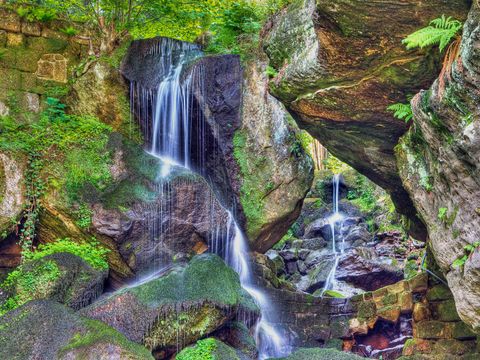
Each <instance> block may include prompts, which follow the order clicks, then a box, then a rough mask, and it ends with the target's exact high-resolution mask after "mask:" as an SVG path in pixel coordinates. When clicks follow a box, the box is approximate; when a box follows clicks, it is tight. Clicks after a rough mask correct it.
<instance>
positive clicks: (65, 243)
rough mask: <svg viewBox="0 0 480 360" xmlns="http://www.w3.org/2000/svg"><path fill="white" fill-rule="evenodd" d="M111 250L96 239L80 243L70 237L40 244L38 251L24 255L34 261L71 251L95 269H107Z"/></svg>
mask: <svg viewBox="0 0 480 360" xmlns="http://www.w3.org/2000/svg"><path fill="white" fill-rule="evenodd" d="M109 252H110V250H108V249H106V248H104V247H103V246H101V245H100V244H99V243H98V242H96V241H94V240H92V241H91V242H86V243H78V242H74V241H72V240H70V239H69V238H65V239H59V240H57V241H56V242H53V243H48V244H40V245H39V246H38V249H37V251H35V252H29V253H25V254H24V256H25V258H26V260H28V261H33V260H38V259H41V258H44V257H45V256H48V255H52V254H58V253H70V254H73V255H76V256H78V257H80V258H82V259H83V260H85V261H86V262H87V263H88V264H89V265H90V266H91V267H93V268H94V269H99V270H107V269H108V262H107V254H108V253H109Z"/></svg>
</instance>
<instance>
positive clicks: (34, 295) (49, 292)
mask: <svg viewBox="0 0 480 360" xmlns="http://www.w3.org/2000/svg"><path fill="white" fill-rule="evenodd" d="M107 274H108V270H105V269H95V268H93V267H91V266H90V265H89V264H88V263H87V262H85V261H84V260H83V259H82V258H80V257H78V256H76V255H73V254H70V253H58V254H53V255H48V256H45V257H42V258H40V259H37V260H32V261H27V262H25V263H24V264H23V265H21V266H20V267H19V268H18V269H16V270H14V271H13V272H11V273H10V274H9V276H8V277H7V279H6V280H5V281H4V282H3V283H2V284H1V285H2V290H3V292H4V294H3V296H2V298H3V301H0V303H1V307H0V309H1V311H2V312H5V311H8V310H10V309H12V308H16V307H18V306H20V305H23V304H24V303H26V302H28V301H30V300H37V299H51V300H55V301H58V302H60V303H62V304H65V305H68V306H69V307H71V308H73V309H76V310H78V309H80V308H82V307H84V306H87V305H88V304H90V303H92V302H93V301H94V300H95V299H96V298H97V297H98V296H99V295H100V294H101V293H102V292H103V287H104V283H105V280H106V278H107Z"/></svg>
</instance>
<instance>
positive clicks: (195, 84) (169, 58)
mask: <svg viewBox="0 0 480 360" xmlns="http://www.w3.org/2000/svg"><path fill="white" fill-rule="evenodd" d="M152 53H153V54H156V55H158V56H161V57H162V62H161V71H163V72H164V73H165V77H164V79H163V81H161V83H160V84H159V85H158V88H157V89H156V91H151V90H145V89H143V88H142V87H141V85H139V84H131V86H130V89H131V91H130V96H131V106H132V109H133V112H134V114H135V115H136V117H137V118H138V119H139V120H140V121H141V123H142V124H141V125H142V130H143V132H144V136H145V139H146V140H147V151H148V152H149V153H150V154H152V155H154V156H156V157H158V158H159V159H161V161H162V167H161V171H160V174H159V175H160V179H159V184H160V185H159V186H160V188H161V189H163V181H164V179H166V177H167V176H168V175H169V174H170V172H171V170H172V166H179V167H183V168H187V169H189V170H192V167H191V159H192V157H193V154H194V153H197V154H198V153H203V150H204V147H203V146H202V141H204V138H205V137H204V134H203V133H200V134H193V133H192V129H193V124H192V121H197V124H196V127H195V128H196V129H197V131H199V132H203V131H205V126H204V124H203V122H204V121H205V119H203V118H200V119H199V118H197V119H193V115H192V114H193V111H192V107H193V101H192V100H193V93H194V91H199V89H200V91H202V90H201V88H202V86H203V76H204V74H203V71H202V69H201V67H200V68H199V69H198V70H196V71H194V72H193V73H192V74H191V75H190V76H189V77H188V78H186V79H185V78H182V76H183V70H184V68H185V66H186V64H188V63H189V62H191V61H192V60H193V59H195V58H198V57H200V56H201V52H200V50H199V49H198V48H197V47H196V46H195V45H192V44H187V43H183V42H177V41H174V40H171V39H161V40H160V41H159V44H157V46H154V47H153V48H152V49H151V52H149V54H152ZM145 109H151V110H150V112H148V111H146V110H145ZM200 113H201V114H203V111H200ZM197 116H200V117H201V116H203V115H197ZM192 136H196V137H197V138H200V139H201V141H196V143H197V146H200V147H202V148H201V149H200V148H197V149H192ZM202 164H203V161H202V159H198V158H197V161H196V168H195V170H196V171H197V172H199V173H200V174H203V170H204V169H202ZM162 191H163V190H162ZM167 210H168V209H167ZM160 211H164V209H160ZM228 214H229V221H228V226H227V230H226V233H222V231H221V230H220V228H218V229H217V230H216V231H215V232H214V235H213V236H212V239H210V244H209V245H210V251H211V252H215V253H217V254H219V255H221V256H223V258H224V259H225V261H226V263H227V264H229V265H230V266H231V267H232V268H233V269H235V270H236V271H237V273H238V274H239V277H240V281H241V284H242V286H243V287H244V289H245V290H246V291H247V292H248V293H249V294H250V295H251V296H252V297H253V298H254V299H255V301H256V302H257V304H258V306H259V308H260V310H261V318H260V320H259V321H258V322H257V324H256V326H255V337H256V340H257V346H258V350H259V359H260V360H263V359H266V358H269V357H279V356H284V355H287V354H288V353H289V352H290V351H291V349H290V348H289V346H288V343H287V342H286V341H285V340H284V337H283V336H282V335H281V334H280V332H279V331H278V330H277V329H276V328H275V327H274V326H273V321H272V320H273V319H274V318H275V313H274V309H273V308H272V306H271V302H270V301H269V298H268V296H267V295H266V294H265V293H264V292H263V291H262V290H261V289H259V288H258V287H257V286H255V285H254V280H253V276H252V269H251V266H250V262H249V260H248V258H249V250H248V243H247V240H246V238H245V236H244V235H243V233H242V231H241V229H240V227H239V226H238V225H237V223H236V221H235V219H234V216H233V213H232V211H228ZM160 271H161V270H160ZM157 272H158V270H157Z"/></svg>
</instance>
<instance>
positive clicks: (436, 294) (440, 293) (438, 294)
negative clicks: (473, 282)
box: [427, 284, 453, 301]
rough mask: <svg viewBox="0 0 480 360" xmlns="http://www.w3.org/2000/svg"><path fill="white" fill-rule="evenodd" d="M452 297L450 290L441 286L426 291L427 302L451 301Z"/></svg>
mask: <svg viewBox="0 0 480 360" xmlns="http://www.w3.org/2000/svg"><path fill="white" fill-rule="evenodd" d="M452 297H453V295H452V292H451V291H450V289H449V288H448V287H447V286H445V285H443V284H439V285H435V286H433V287H431V288H429V289H428V291H427V300H428V301H439V300H448V299H452Z"/></svg>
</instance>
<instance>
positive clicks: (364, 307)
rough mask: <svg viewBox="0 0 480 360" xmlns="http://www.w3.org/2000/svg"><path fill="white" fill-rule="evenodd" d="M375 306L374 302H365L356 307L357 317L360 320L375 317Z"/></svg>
mask: <svg viewBox="0 0 480 360" xmlns="http://www.w3.org/2000/svg"><path fill="white" fill-rule="evenodd" d="M376 313H377V306H376V305H375V302H374V301H365V302H363V303H361V304H359V305H358V317H359V318H361V319H369V318H372V317H375V315H376Z"/></svg>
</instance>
